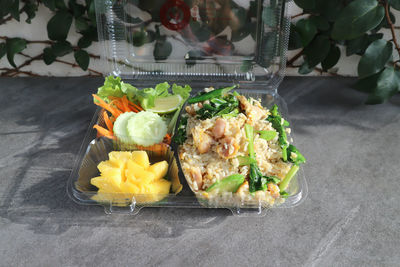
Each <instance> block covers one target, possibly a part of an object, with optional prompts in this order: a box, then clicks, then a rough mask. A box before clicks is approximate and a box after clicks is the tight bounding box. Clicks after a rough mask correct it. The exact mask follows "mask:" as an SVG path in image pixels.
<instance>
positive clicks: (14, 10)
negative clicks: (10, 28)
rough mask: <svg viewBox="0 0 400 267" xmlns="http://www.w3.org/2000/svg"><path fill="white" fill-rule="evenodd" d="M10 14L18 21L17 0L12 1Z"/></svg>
mask: <svg viewBox="0 0 400 267" xmlns="http://www.w3.org/2000/svg"><path fill="white" fill-rule="evenodd" d="M10 14H11V16H12V17H13V18H14V19H15V20H16V21H19V0H14V1H13V2H12V4H11V8H10Z"/></svg>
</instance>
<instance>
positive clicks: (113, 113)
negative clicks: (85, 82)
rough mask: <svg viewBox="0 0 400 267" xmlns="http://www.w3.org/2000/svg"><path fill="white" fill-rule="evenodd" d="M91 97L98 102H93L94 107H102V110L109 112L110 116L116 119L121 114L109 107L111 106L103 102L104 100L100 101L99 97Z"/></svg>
mask: <svg viewBox="0 0 400 267" xmlns="http://www.w3.org/2000/svg"><path fill="white" fill-rule="evenodd" d="M92 96H93V97H94V98H95V99H96V100H97V101H99V103H96V102H95V104H96V105H98V106H100V107H102V108H104V109H106V110H108V111H110V112H111V114H112V115H113V116H114V117H115V118H117V117H118V116H119V115H121V114H122V112H121V111H119V110H118V109H115V108H113V107H111V105H109V104H107V103H106V102H104V100H103V99H101V98H100V97H99V96H97V95H95V94H92Z"/></svg>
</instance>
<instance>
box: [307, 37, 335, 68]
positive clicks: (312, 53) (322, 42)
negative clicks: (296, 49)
mask: <svg viewBox="0 0 400 267" xmlns="http://www.w3.org/2000/svg"><path fill="white" fill-rule="evenodd" d="M329 49H330V42H329V38H328V37H327V36H325V35H318V36H317V37H315V39H314V40H313V41H312V42H311V43H310V44H309V45H308V46H307V47H305V48H304V55H306V58H307V62H308V66H309V67H310V68H313V67H315V66H316V65H318V63H320V62H322V61H323V60H324V59H325V58H326V56H327V55H328V53H329Z"/></svg>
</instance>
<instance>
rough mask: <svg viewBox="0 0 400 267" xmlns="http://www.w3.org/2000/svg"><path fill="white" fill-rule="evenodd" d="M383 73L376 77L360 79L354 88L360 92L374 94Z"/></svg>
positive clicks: (375, 75) (377, 74)
mask: <svg viewBox="0 0 400 267" xmlns="http://www.w3.org/2000/svg"><path fill="white" fill-rule="evenodd" d="M381 73H382V72H378V73H376V74H374V75H371V76H368V77H367V78H363V79H358V80H357V82H356V83H355V84H354V85H353V86H352V88H354V89H356V90H357V91H360V92H364V93H372V92H373V91H374V90H375V88H376V84H377V82H378V78H379V76H380V75H381Z"/></svg>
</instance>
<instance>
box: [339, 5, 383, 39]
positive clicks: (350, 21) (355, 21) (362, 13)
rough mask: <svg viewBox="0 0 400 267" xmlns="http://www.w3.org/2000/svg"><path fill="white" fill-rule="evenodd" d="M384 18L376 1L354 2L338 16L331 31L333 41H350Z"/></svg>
mask: <svg viewBox="0 0 400 267" xmlns="http://www.w3.org/2000/svg"><path fill="white" fill-rule="evenodd" d="M384 16H385V10H384V8H383V6H381V5H379V2H378V1H376V0H355V1H353V2H351V3H350V4H349V5H348V6H346V7H345V8H344V9H343V10H342V11H341V12H340V14H339V17H338V18H337V20H336V21H335V24H334V25H333V30H332V38H333V39H335V40H350V39H354V38H357V37H359V36H361V35H362V34H363V33H365V32H367V31H369V30H372V29H373V28H375V27H376V26H378V25H379V23H381V21H382V19H383V17H384Z"/></svg>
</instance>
